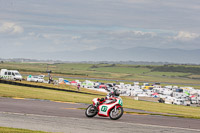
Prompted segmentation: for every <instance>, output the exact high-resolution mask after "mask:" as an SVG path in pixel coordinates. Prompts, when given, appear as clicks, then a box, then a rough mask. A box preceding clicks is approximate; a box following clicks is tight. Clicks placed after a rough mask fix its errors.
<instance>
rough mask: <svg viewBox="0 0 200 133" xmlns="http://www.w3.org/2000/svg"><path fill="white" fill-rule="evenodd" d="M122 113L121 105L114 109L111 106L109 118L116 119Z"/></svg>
mask: <svg viewBox="0 0 200 133" xmlns="http://www.w3.org/2000/svg"><path fill="white" fill-rule="evenodd" d="M123 113H124V110H123V108H122V107H118V108H117V109H116V110H115V108H113V109H112V110H111V111H110V119H112V120H117V119H119V118H120V117H121V116H122V115H123Z"/></svg>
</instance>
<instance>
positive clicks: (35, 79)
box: [27, 75, 44, 83]
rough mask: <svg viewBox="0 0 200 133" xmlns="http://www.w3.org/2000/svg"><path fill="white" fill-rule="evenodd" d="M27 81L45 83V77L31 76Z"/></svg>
mask: <svg viewBox="0 0 200 133" xmlns="http://www.w3.org/2000/svg"><path fill="white" fill-rule="evenodd" d="M27 81H30V82H41V83H43V82H44V76H41V75H39V76H32V75H29V76H28V77H27Z"/></svg>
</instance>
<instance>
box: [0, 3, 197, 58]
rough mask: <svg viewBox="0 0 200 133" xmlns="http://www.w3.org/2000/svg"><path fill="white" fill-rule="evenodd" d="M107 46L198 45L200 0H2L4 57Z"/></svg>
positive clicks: (0, 33)
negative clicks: (7, 52)
mask: <svg viewBox="0 0 200 133" xmlns="http://www.w3.org/2000/svg"><path fill="white" fill-rule="evenodd" d="M103 47H113V48H116V49H126V48H132V47H153V48H180V49H200V1H199V0H0V57H3V58H6V57H7V55H5V51H9V55H10V56H9V57H11V56H13V57H17V55H15V54H14V53H15V52H16V51H17V52H19V51H20V52H22V53H23V52H24V51H26V52H32V51H39V52H46V51H48V52H56V51H84V50H93V49H97V48H103ZM2 53H3V54H2ZM24 56H25V57H26V55H25V54H24Z"/></svg>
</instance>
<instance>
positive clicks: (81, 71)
mask: <svg viewBox="0 0 200 133" xmlns="http://www.w3.org/2000/svg"><path fill="white" fill-rule="evenodd" d="M47 67H48V70H52V72H53V73H52V75H53V76H55V75H57V76H58V75H60V76H70V77H85V78H103V79H114V80H120V79H122V80H132V81H139V82H168V83H176V84H177V85H178V84H194V85H195V84H199V83H200V73H199V72H198V70H196V71H194V72H193V71H191V70H190V69H193V68H194V70H195V69H196V68H197V69H199V68H200V66H197V65H195V66H192V65H180V66H179V65H172V66H168V67H166V66H153V65H151V66H146V65H121V64H95V65H94V64H82V63H65V64H47V63H2V64H0V69H2V68H6V69H17V70H19V71H20V73H22V74H46V75H47V73H45V72H46V70H47ZM179 67H180V70H182V69H183V70H182V71H179ZM169 68H173V69H172V70H173V71H171V72H170V69H169ZM187 68H189V69H187ZM162 70H163V71H162ZM166 70H167V71H166ZM176 71H177V72H176ZM199 88H200V87H199Z"/></svg>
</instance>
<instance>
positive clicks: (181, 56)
mask: <svg viewBox="0 0 200 133" xmlns="http://www.w3.org/2000/svg"><path fill="white" fill-rule="evenodd" d="M16 57H21V58H32V59H51V60H62V61H147V62H151V61H153V62H171V63H192V64H200V59H199V57H200V49H197V50H183V49H161V48H149V47H135V48H129V49H115V48H111V47H105V48H99V49H95V50H86V51H79V52H78V51H62V52H45V53H38V52H26V53H24V52H18V53H16Z"/></svg>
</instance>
